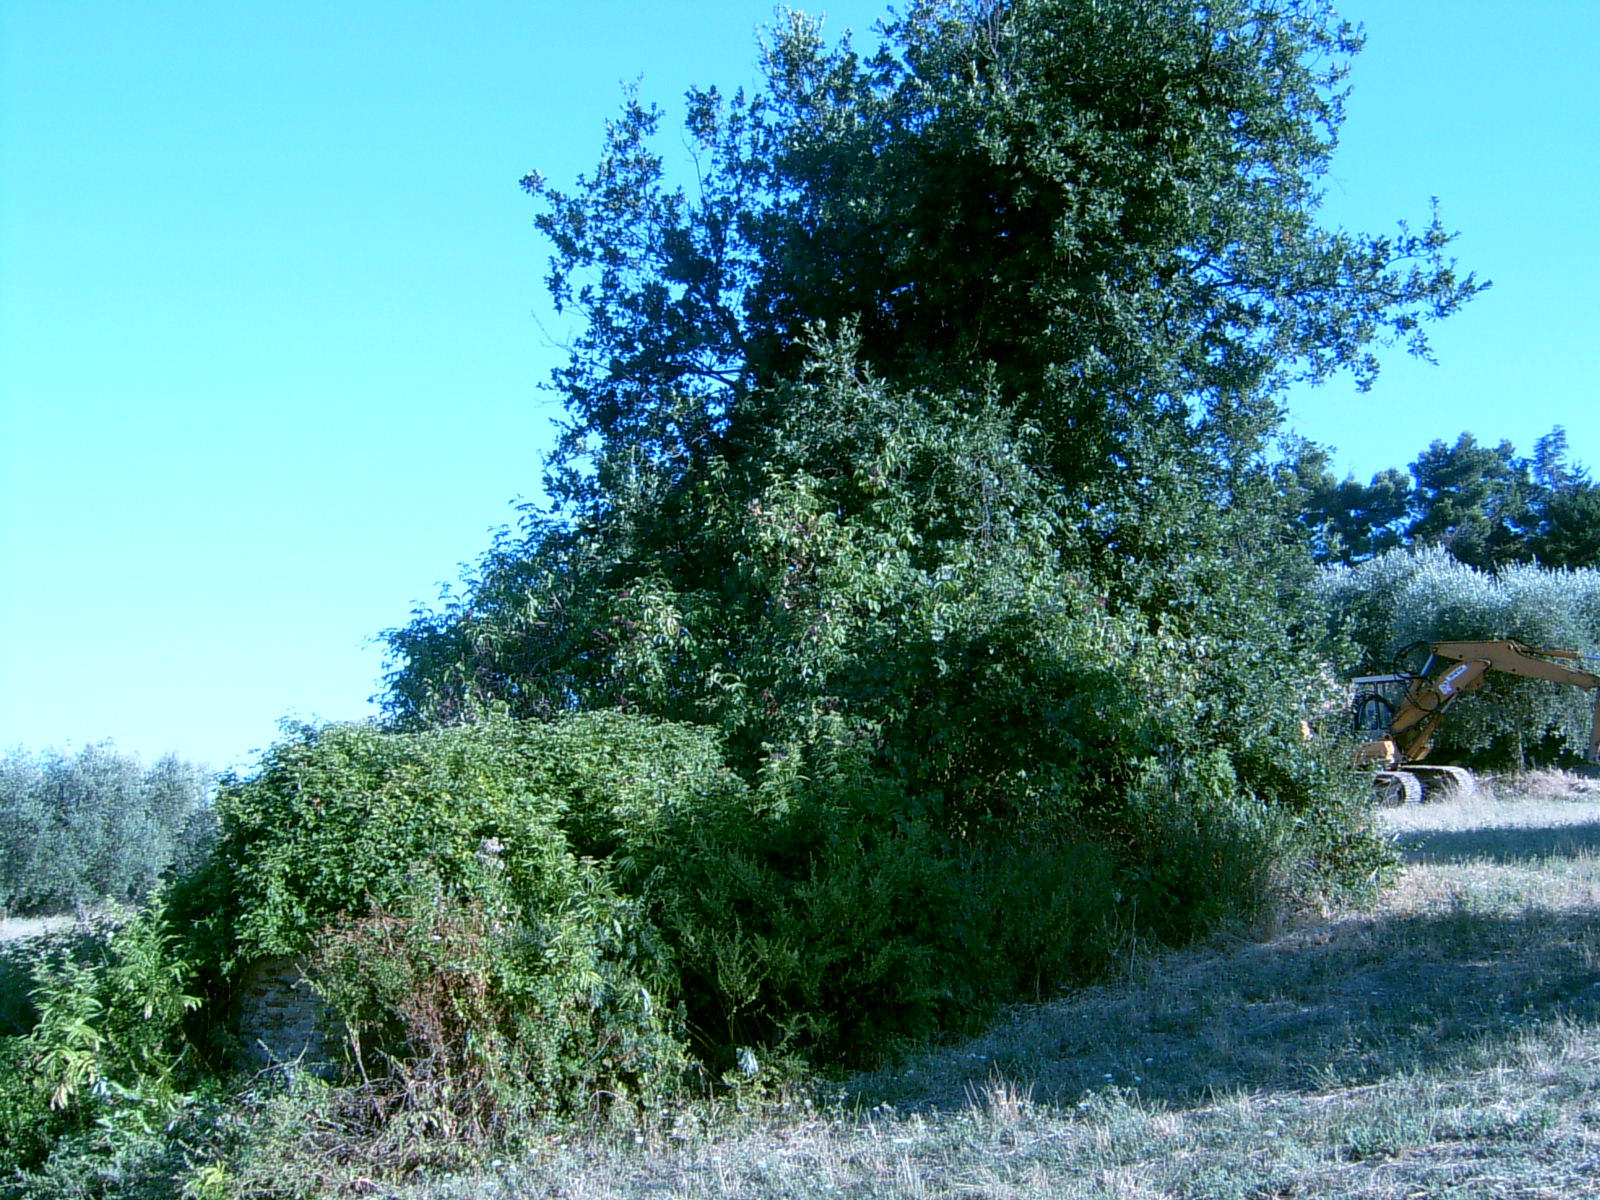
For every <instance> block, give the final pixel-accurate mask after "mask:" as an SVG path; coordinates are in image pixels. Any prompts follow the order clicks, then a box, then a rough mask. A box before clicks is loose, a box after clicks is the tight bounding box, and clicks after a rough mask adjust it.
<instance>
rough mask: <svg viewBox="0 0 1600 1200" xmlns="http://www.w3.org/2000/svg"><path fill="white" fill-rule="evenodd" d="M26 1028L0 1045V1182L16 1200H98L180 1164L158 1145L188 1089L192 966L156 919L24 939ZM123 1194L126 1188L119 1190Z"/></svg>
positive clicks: (164, 1142)
mask: <svg viewBox="0 0 1600 1200" xmlns="http://www.w3.org/2000/svg"><path fill="white" fill-rule="evenodd" d="M24 956H25V957H26V958H27V960H28V965H29V970H30V974H31V977H32V979H31V983H32V987H31V989H30V993H31V994H30V1004H29V1005H28V1007H27V1009H26V1011H25V1012H22V1013H18V1014H16V1015H17V1016H18V1017H20V1018H21V1021H20V1023H22V1024H25V1025H26V1028H25V1029H20V1030H17V1031H15V1032H11V1033H10V1035H9V1036H6V1037H4V1038H0V1178H4V1177H6V1176H12V1175H13V1173H17V1172H20V1173H21V1174H17V1175H15V1176H14V1177H13V1182H16V1183H17V1186H18V1188H19V1189H20V1194H23V1195H40V1196H44V1195H60V1194H72V1193H73V1192H74V1191H75V1190H76V1189H80V1188H81V1191H82V1194H85V1195H94V1194H101V1192H102V1191H103V1190H104V1189H106V1188H107V1186H108V1183H109V1182H113V1181H115V1180H117V1179H120V1180H121V1182H122V1183H123V1184H126V1183H127V1182H128V1177H131V1176H135V1175H138V1176H142V1175H144V1174H147V1173H154V1174H155V1175H158V1176H160V1177H161V1178H162V1180H163V1181H165V1180H166V1179H168V1178H170V1173H171V1169H172V1168H173V1166H174V1165H175V1163H178V1164H181V1161H182V1153H181V1149H180V1147H179V1146H178V1145H176V1144H175V1143H174V1142H173V1141H172V1140H171V1139H169V1138H168V1137H167V1134H168V1133H170V1132H171V1130H172V1128H173V1127H174V1124H175V1123H176V1122H177V1121H178V1120H179V1119H180V1116H181V1114H182V1112H183V1110H185V1109H186V1108H188V1107H190V1106H191V1104H192V1100H193V1098H192V1096H191V1095H190V1094H189V1089H190V1088H191V1087H192V1086H193V1085H195V1084H196V1083H197V1081H198V1078H199V1066H200V1064H199V1063H198V1061H197V1060H196V1059H195V1058H194V1056H192V1055H191V1054H190V1053H189V1049H188V1041H187V1037H186V1035H185V1030H184V1022H185V1018H186V1016H187V1015H188V1014H189V1013H190V1012H191V1011H192V1010H193V1009H194V1008H196V1007H197V1006H198V1005H199V1003H200V1001H199V999H198V998H197V997H195V996H193V995H191V994H190V993H189V990H188V989H189V987H190V984H191V982H192V974H193V972H192V967H191V965H190V963H189V962H188V960H187V959H186V958H185V956H184V954H183V952H182V948H181V946H180V943H179V941H178V939H177V938H175V937H174V936H173V934H172V933H171V931H170V929H169V927H168V926H167V924H166V922H165V920H164V919H163V917H162V916H161V914H160V912H159V909H158V908H151V909H146V910H143V911H140V912H137V913H132V914H117V915H114V916H112V917H109V918H102V920H101V921H100V922H99V924H98V925H96V926H92V927H86V928H80V929H76V930H72V931H68V932H66V933H64V934H62V935H58V936H51V937H47V938H40V939H35V940H34V942H33V943H32V944H31V945H30V946H29V947H28V948H27V950H26V951H25V952H24ZM129 1190H130V1194H132V1192H133V1191H134V1189H129Z"/></svg>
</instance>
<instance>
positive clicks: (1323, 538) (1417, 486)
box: [1293, 425, 1600, 571]
mask: <svg viewBox="0 0 1600 1200" xmlns="http://www.w3.org/2000/svg"><path fill="white" fill-rule="evenodd" d="M1294 476H1295V477H1294V483H1293V486H1294V488H1295V490H1296V491H1297V492H1298V494H1299V496H1300V501H1299V506H1300V520H1301V523H1302V525H1303V526H1304V527H1305V528H1306V529H1307V531H1308V532H1309V533H1310V535H1311V540H1312V550H1313V553H1314V555H1315V556H1316V558H1317V559H1318V560H1319V561H1321V562H1324V563H1345V564H1351V563H1360V562H1365V561H1367V560H1369V559H1371V558H1374V557H1376V556H1378V555H1380V554H1382V553H1383V552H1385V551H1387V550H1393V549H1396V548H1399V547H1403V546H1409V547H1418V548H1421V547H1427V546H1437V547H1440V548H1442V549H1444V550H1447V551H1448V552H1449V553H1450V555H1451V556H1452V557H1453V558H1455V559H1456V561H1458V562H1460V563H1463V564H1465V565H1467V566H1470V567H1475V568H1477V569H1479V570H1486V571H1492V570H1498V569H1500V568H1502V567H1506V566H1510V565H1514V564H1518V563H1532V562H1537V563H1538V564H1539V565H1541V566H1545V567H1556V568H1571V569H1578V568H1585V567H1595V566H1600V524H1597V521H1596V517H1597V516H1600V496H1597V494H1596V492H1595V487H1594V484H1593V483H1592V482H1591V481H1590V479H1589V474H1588V471H1587V470H1586V469H1585V468H1584V467H1582V466H1581V465H1578V464H1575V463H1573V462H1572V461H1570V459H1569V457H1568V447H1567V433H1566V430H1565V429H1563V428H1562V427H1561V426H1560V425H1557V426H1555V427H1554V428H1553V429H1551V430H1550V432H1549V433H1547V434H1545V435H1544V436H1543V437H1541V438H1539V439H1538V441H1537V442H1536V443H1535V445H1534V452H1533V457H1532V458H1524V457H1521V456H1520V455H1518V454H1517V452H1516V448H1515V447H1514V446H1512V444H1511V443H1510V442H1507V441H1502V442H1500V443H1499V444H1498V445H1496V446H1486V445H1481V444H1480V443H1479V442H1478V440H1477V438H1475V437H1474V436H1473V435H1472V434H1470V433H1463V434H1461V436H1460V437H1458V438H1457V439H1456V441H1455V443H1454V444H1453V445H1451V444H1447V443H1445V442H1444V441H1442V440H1439V439H1435V440H1434V441H1433V442H1432V444H1430V445H1429V446H1428V447H1427V449H1425V450H1424V451H1423V452H1422V453H1421V454H1419V455H1418V456H1417V458H1416V459H1415V461H1413V462H1412V463H1411V466H1410V468H1409V471H1401V470H1397V469H1395V468H1392V467H1391V468H1389V469H1388V470H1385V471H1381V472H1379V473H1378V474H1377V475H1374V476H1373V477H1372V482H1371V483H1369V484H1361V483H1359V482H1358V481H1357V480H1356V479H1355V478H1354V477H1350V476H1347V477H1346V478H1345V479H1344V480H1342V481H1341V480H1339V479H1338V478H1337V477H1336V476H1335V475H1334V474H1333V472H1332V471H1331V470H1329V469H1328V456H1327V452H1326V451H1324V450H1322V449H1321V448H1319V447H1314V446H1307V447H1304V448H1303V449H1302V452H1301V453H1300V455H1299V456H1298V458H1297V460H1296V462H1295V472H1294Z"/></svg>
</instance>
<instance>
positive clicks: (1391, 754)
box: [1351, 640, 1600, 804]
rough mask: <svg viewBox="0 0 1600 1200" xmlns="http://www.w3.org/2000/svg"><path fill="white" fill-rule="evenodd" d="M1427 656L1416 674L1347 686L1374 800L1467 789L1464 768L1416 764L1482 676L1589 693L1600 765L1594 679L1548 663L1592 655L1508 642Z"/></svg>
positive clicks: (1431, 647) (1360, 760)
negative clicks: (1496, 675) (1592, 700)
mask: <svg viewBox="0 0 1600 1200" xmlns="http://www.w3.org/2000/svg"><path fill="white" fill-rule="evenodd" d="M1428 651H1429V654H1428V660H1427V663H1426V664H1425V665H1424V666H1423V668H1422V669H1421V670H1420V671H1418V672H1415V673H1410V672H1405V673H1396V674H1391V675H1361V676H1358V677H1356V678H1355V679H1353V680H1351V684H1352V686H1353V688H1354V689H1355V699H1354V701H1353V705H1352V711H1353V715H1354V718H1355V732H1356V740H1357V743H1358V745H1357V748H1356V762H1357V764H1358V765H1364V766H1366V765H1370V766H1375V767H1376V768H1377V772H1376V774H1375V775H1374V776H1373V784H1374V786H1375V788H1376V790H1377V795H1378V799H1379V800H1380V801H1382V802H1385V803H1390V804H1400V803H1409V804H1415V803H1417V802H1418V801H1420V800H1421V799H1422V797H1423V793H1424V790H1425V789H1426V788H1441V787H1443V788H1455V789H1457V790H1470V789H1471V788H1472V787H1473V780H1472V773H1471V772H1470V771H1468V770H1467V769H1466V768H1465V767H1449V766H1441V765H1437V764H1433V763H1424V762H1423V761H1422V760H1423V759H1425V758H1427V757H1428V752H1429V751H1430V750H1432V749H1433V735H1434V732H1435V731H1436V730H1437V729H1438V728H1439V723H1440V722H1441V721H1442V720H1444V717H1445V714H1446V713H1447V712H1448V711H1449V710H1450V706H1451V705H1453V704H1454V703H1455V702H1456V700H1458V699H1459V698H1460V697H1461V696H1463V695H1465V694H1466V693H1468V692H1470V691H1473V690H1475V689H1476V688H1478V687H1480V686H1482V684H1483V681H1484V677H1485V676H1487V675H1488V674H1489V673H1490V672H1493V671H1499V672H1502V673H1504V674H1507V675H1520V676H1522V677H1523V678H1524V679H1548V680H1550V681H1551V682H1552V683H1564V684H1569V685H1570V686H1572V687H1576V688H1582V689H1583V690H1585V691H1591V692H1594V693H1595V717H1594V725H1593V728H1592V729H1591V730H1590V733H1589V761H1590V762H1600V675H1596V674H1594V673H1592V672H1590V671H1584V670H1579V669H1577V668H1574V667H1568V666H1564V665H1562V661H1553V660H1563V661H1566V662H1573V661H1579V662H1581V661H1583V660H1584V659H1585V658H1589V657H1591V656H1589V655H1584V654H1579V653H1578V652H1577V651H1576V650H1539V649H1535V648H1534V647H1532V646H1525V645H1523V644H1522V643H1521V642H1515V641H1510V640H1501V641H1486V642H1432V643H1429V644H1428Z"/></svg>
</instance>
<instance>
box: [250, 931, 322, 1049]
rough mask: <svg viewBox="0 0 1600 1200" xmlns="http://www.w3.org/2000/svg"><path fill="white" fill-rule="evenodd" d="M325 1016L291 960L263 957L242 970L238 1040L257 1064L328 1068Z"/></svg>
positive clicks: (309, 986) (307, 984)
mask: <svg viewBox="0 0 1600 1200" xmlns="http://www.w3.org/2000/svg"><path fill="white" fill-rule="evenodd" d="M324 1013H325V1010H324V1008H323V1004H322V1001H320V1000H318V999H317V996H316V994H315V993H314V992H312V990H311V985H310V984H309V983H308V982H307V981H306V978H305V973H304V972H303V971H302V970H301V969H300V965H299V964H298V963H297V962H295V960H294V959H292V958H264V959H261V960H260V961H259V962H255V963H252V964H251V965H250V966H249V967H248V968H246V970H245V973H244V978H243V980H242V983H241V986H240V989H239V1001H238V1018H237V1020H238V1030H239V1040H240V1041H241V1042H243V1043H244V1049H245V1053H246V1054H247V1055H248V1056H249V1058H250V1059H251V1061H252V1062H254V1063H256V1064H257V1065H259V1066H270V1065H272V1064H273V1063H286V1062H296V1061H298V1062H301V1063H303V1064H304V1065H305V1066H308V1067H314V1066H318V1065H321V1064H324V1063H326V1062H327V1061H328V1054H327V1044H326V1043H327V1038H326V1035H325V1034H324V1028H325V1025H326V1018H325V1015H324Z"/></svg>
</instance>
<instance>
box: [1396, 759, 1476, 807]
mask: <svg viewBox="0 0 1600 1200" xmlns="http://www.w3.org/2000/svg"><path fill="white" fill-rule="evenodd" d="M1404 773H1405V774H1407V775H1415V776H1416V777H1417V781H1418V782H1419V783H1421V784H1422V798H1423V799H1424V800H1446V799H1451V798H1454V797H1458V796H1469V795H1471V794H1472V793H1473V792H1475V791H1477V790H1478V781H1477V779H1476V778H1475V777H1474V776H1473V774H1472V772H1471V771H1469V770H1467V768H1465V767H1449V766H1443V765H1435V764H1433V763H1408V764H1407V765H1406V767H1405V771H1404Z"/></svg>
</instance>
